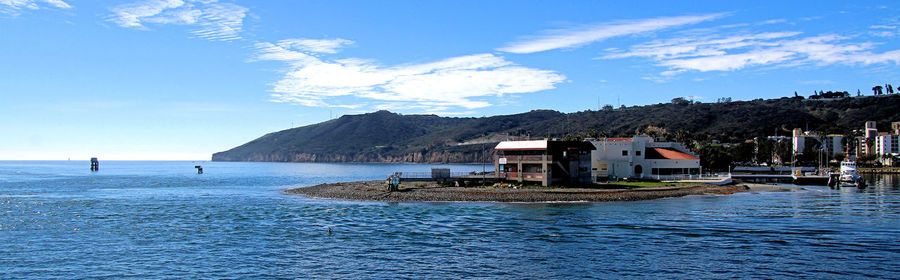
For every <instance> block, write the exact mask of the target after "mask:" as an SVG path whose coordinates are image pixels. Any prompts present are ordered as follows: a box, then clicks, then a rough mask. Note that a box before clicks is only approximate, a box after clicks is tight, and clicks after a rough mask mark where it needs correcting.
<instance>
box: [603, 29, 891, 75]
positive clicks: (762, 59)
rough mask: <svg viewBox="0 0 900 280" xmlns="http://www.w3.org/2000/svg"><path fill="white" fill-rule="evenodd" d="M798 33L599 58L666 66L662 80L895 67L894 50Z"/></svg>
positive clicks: (683, 42) (683, 43) (638, 49)
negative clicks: (779, 69)
mask: <svg viewBox="0 0 900 280" xmlns="http://www.w3.org/2000/svg"><path fill="white" fill-rule="evenodd" d="M801 34H802V33H801V32H763V33H756V34H744V35H731V36H722V35H715V34H714V35H707V36H693V37H683V38H673V39H666V40H656V41H651V42H646V43H641V44H637V45H634V46H632V47H631V48H630V49H629V50H628V51H625V52H618V53H611V54H607V55H605V56H603V57H601V58H600V59H619V58H629V57H646V58H650V59H652V60H654V61H655V62H656V64H657V65H658V66H662V67H666V68H668V70H665V71H663V72H662V73H661V75H663V76H673V75H675V74H678V73H681V72H685V71H700V72H707V71H736V70H741V69H744V68H747V67H752V66H765V65H769V66H795V65H804V64H812V65H818V66H824V65H831V64H846V65H854V64H863V65H869V64H876V63H890V62H893V63H898V62H900V50H894V51H888V52H884V53H873V52H872V50H873V49H874V47H875V46H876V45H877V44H876V43H873V42H858V41H857V42H849V41H850V39H851V38H850V37H845V36H838V35H832V34H829V35H820V36H811V37H802V38H801V37H799V35H801Z"/></svg>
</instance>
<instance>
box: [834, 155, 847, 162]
mask: <svg viewBox="0 0 900 280" xmlns="http://www.w3.org/2000/svg"><path fill="white" fill-rule="evenodd" d="M846 157H847V155H845V154H836V155H834V160H836V161H837V162H842V161H844V158H846Z"/></svg>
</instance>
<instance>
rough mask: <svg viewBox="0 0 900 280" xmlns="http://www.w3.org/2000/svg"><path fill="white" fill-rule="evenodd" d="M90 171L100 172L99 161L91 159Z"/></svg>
mask: <svg viewBox="0 0 900 280" xmlns="http://www.w3.org/2000/svg"><path fill="white" fill-rule="evenodd" d="M91 171H100V161H99V160H97V158H95V157H92V158H91Z"/></svg>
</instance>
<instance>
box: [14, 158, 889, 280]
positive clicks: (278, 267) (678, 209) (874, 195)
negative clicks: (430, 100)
mask: <svg viewBox="0 0 900 280" xmlns="http://www.w3.org/2000/svg"><path fill="white" fill-rule="evenodd" d="M194 165H203V168H204V173H205V174H197V173H196V169H194ZM89 167H90V165H89V163H88V162H87V161H50V162H12V161H6V162H0V278H3V279H9V278H24V279H48V278H56V279H60V278H61V279H72V278H142V279H143V278H239V279H266V278H286V279H290V278H357V279H358V278H390V279H395V278H410V279H422V278H454V279H455V278H532V279H543V278H556V279H571V278H656V279H672V278H681V279H700V278H713V279H721V278H807V279H825V278H860V279H862V278H895V277H897V276H898V275H900V269H898V267H900V177H898V176H868V177H866V179H867V180H868V182H869V184H870V186H869V188H867V189H864V190H857V189H855V188H846V189H841V190H830V189H828V188H826V187H815V186H811V187H805V188H806V189H805V190H802V191H797V192H760V193H738V194H734V195H708V196H707V195H705V196H688V197H681V198H668V199H657V200H650V201H637V202H601V203H561V204H560V203H556V204H550V203H464V202H456V203H428V202H409V203H407V202H404V203H386V202H359V201H341V200H326V199H312V198H307V197H303V196H299V195H287V194H283V193H282V192H281V191H282V190H284V189H287V188H294V187H302V186H309V185H314V184H319V183H327V182H340V181H355V180H375V179H384V178H386V177H387V175H389V174H391V173H393V172H396V171H407V172H413V171H416V172H424V171H429V170H430V168H431V167H449V168H451V169H452V171H454V172H456V171H481V170H482V169H483V168H485V167H483V166H482V165H452V166H448V165H440V166H435V165H412V164H313V163H218V162H125V161H101V163H100V171H99V172H90V171H89ZM486 169H487V170H490V169H492V168H491V167H490V166H488V167H486Z"/></svg>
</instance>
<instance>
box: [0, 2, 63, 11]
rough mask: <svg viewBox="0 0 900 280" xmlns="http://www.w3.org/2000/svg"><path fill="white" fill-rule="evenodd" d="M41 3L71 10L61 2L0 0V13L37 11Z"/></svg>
mask: <svg viewBox="0 0 900 280" xmlns="http://www.w3.org/2000/svg"><path fill="white" fill-rule="evenodd" d="M41 3H43V4H46V5H50V6H53V7H56V8H60V9H70V8H72V6H71V5H69V3H66V2H65V1H62V0H0V12H5V13H10V14H18V13H19V11H20V10H22V9H30V10H37V9H40V8H41V6H42V5H41Z"/></svg>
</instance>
